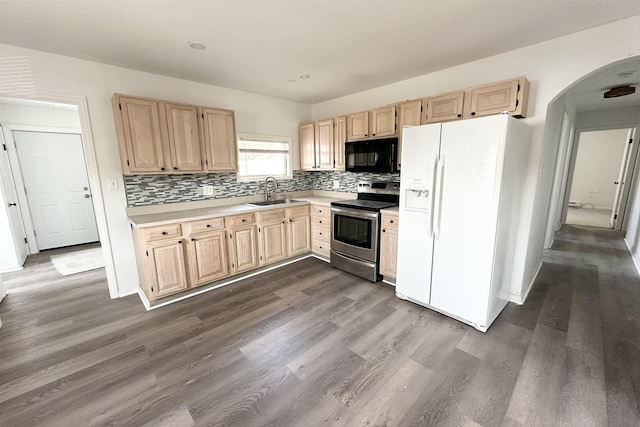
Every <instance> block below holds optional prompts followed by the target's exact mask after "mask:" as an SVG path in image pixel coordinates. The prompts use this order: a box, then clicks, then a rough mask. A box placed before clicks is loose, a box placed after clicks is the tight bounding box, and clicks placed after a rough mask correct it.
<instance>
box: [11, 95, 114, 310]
mask: <svg viewBox="0 0 640 427" xmlns="http://www.w3.org/2000/svg"><path fill="white" fill-rule="evenodd" d="M2 96H5V95H2ZM6 97H7V98H14V99H31V100H35V101H44V102H52V103H62V104H71V105H75V106H77V107H78V117H79V120H80V129H73V130H74V132H71V133H79V134H80V136H81V139H82V149H83V152H84V160H85V165H86V168H87V176H88V178H89V187H90V189H91V194H92V195H93V197H92V198H91V201H92V203H93V212H94V215H95V219H96V226H97V228H98V238H99V239H100V246H101V247H102V256H103V258H104V267H105V273H106V276H107V286H108V288H109V296H110V297H111V298H118V296H119V295H118V282H117V277H116V273H115V265H114V260H113V251H112V245H111V239H110V236H109V229H108V226H107V215H106V208H105V204H104V197H103V193H102V186H101V185H100V175H99V172H98V160H97V157H96V149H95V141H94V140H93V134H92V132H91V121H90V120H89V107H88V104H87V98H86V97H85V96H81V95H68V94H60V93H49V92H39V96H36V97H28V96H26V97H16V96H11V95H7V96H6ZM5 126H7V127H8V128H9V129H11V131H9V133H10V134H12V131H13V130H25V127H27V128H28V129H26V130H33V129H34V128H37V129H38V131H42V129H43V128H44V127H42V126H28V125H15V124H14V125H10V124H3V128H4V127H5ZM48 129H54V128H52V127H49V128H48ZM57 129H65V128H57ZM66 129H67V130H69V128H66ZM3 132H4V131H3ZM63 133H69V132H63ZM8 142H9V141H7V143H8ZM11 143H12V144H13V149H14V150H15V143H14V142H13V136H12V137H11ZM13 175H14V177H15V176H16V175H20V179H21V180H22V173H21V171H20V172H19V173H16V171H15V170H14V171H13ZM22 188H23V190H22V192H24V186H22ZM16 190H17V189H16ZM25 197H26V195H25ZM25 200H26V199H25ZM20 203H21V205H22V204H23V200H20ZM25 206H28V204H26V205H25ZM29 217H30V215H29ZM29 221H31V219H30V218H29ZM30 224H32V223H31V222H30ZM25 228H27V227H26V224H25ZM30 230H31V233H32V232H33V227H30ZM25 231H27V232H29V229H27V230H25ZM29 237H30V236H27V240H31V239H29ZM33 239H34V242H35V236H34V237H33Z"/></svg>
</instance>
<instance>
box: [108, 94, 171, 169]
mask: <svg viewBox="0 0 640 427" xmlns="http://www.w3.org/2000/svg"><path fill="white" fill-rule="evenodd" d="M114 108H117V111H114V114H115V115H116V127H117V128H118V134H119V140H120V154H121V155H124V157H126V158H123V159H122V160H123V169H124V171H125V174H131V173H135V172H161V171H164V170H165V163H164V158H163V149H162V142H163V134H162V131H161V126H160V103H159V102H158V101H154V100H149V99H138V98H129V97H124V96H121V97H116V98H114Z"/></svg>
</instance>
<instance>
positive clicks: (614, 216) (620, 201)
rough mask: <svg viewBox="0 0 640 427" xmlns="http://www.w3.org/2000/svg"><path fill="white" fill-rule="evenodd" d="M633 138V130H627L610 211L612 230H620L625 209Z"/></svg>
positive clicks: (629, 179)
mask: <svg viewBox="0 0 640 427" xmlns="http://www.w3.org/2000/svg"><path fill="white" fill-rule="evenodd" d="M634 136H635V128H634V129H629V134H628V135H627V140H626V141H625V147H624V154H623V155H622V162H621V164H620V173H619V174H618V180H617V181H616V183H617V184H616V194H615V196H614V199H613V209H612V210H611V221H610V223H611V228H613V229H614V230H620V229H621V227H620V226H619V225H620V223H622V219H623V218H622V217H623V213H624V209H625V207H626V203H624V202H625V201H626V197H628V194H629V191H628V188H627V182H630V181H631V177H630V176H629V175H628V172H629V171H630V170H631V169H633V168H631V167H630V165H631V158H632V155H631V153H632V152H633V151H635V150H633V148H634V146H633V145H632V143H633V139H634Z"/></svg>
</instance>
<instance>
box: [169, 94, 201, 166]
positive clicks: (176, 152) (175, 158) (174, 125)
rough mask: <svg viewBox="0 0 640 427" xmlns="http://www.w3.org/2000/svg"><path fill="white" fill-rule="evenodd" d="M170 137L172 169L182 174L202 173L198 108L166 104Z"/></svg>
mask: <svg viewBox="0 0 640 427" xmlns="http://www.w3.org/2000/svg"><path fill="white" fill-rule="evenodd" d="M164 110H165V113H166V117H167V130H168V136H169V138H168V139H169V152H170V155H171V169H172V170H174V171H180V172H202V171H203V170H204V160H203V152H202V151H203V150H202V148H203V147H202V144H201V143H200V130H199V127H198V107H196V106H195V105H184V104H171V103H165V104H164Z"/></svg>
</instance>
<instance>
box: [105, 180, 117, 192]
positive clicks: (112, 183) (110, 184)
mask: <svg viewBox="0 0 640 427" xmlns="http://www.w3.org/2000/svg"><path fill="white" fill-rule="evenodd" d="M107 188H108V189H109V190H117V189H118V178H109V179H107Z"/></svg>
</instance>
